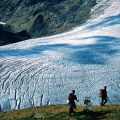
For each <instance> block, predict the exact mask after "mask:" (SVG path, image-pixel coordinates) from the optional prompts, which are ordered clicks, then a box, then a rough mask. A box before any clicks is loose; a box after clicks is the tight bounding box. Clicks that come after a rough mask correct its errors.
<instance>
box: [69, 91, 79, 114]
mask: <svg viewBox="0 0 120 120" xmlns="http://www.w3.org/2000/svg"><path fill="white" fill-rule="evenodd" d="M68 100H69V102H68V105H69V116H71V114H72V113H73V108H74V109H76V104H75V100H76V101H77V102H79V101H78V100H77V97H76V95H75V90H72V93H70V94H69V96H68Z"/></svg>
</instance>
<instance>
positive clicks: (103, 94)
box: [100, 86, 108, 106]
mask: <svg viewBox="0 0 120 120" xmlns="http://www.w3.org/2000/svg"><path fill="white" fill-rule="evenodd" d="M106 89H107V87H106V86H104V89H101V90H100V97H101V106H104V105H105V104H106V103H107V101H108V96H107V90H106Z"/></svg>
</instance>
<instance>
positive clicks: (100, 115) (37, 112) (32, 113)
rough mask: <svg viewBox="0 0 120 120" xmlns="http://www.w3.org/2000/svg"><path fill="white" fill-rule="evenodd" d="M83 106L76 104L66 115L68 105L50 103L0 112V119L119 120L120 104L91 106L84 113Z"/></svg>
mask: <svg viewBox="0 0 120 120" xmlns="http://www.w3.org/2000/svg"><path fill="white" fill-rule="evenodd" d="M84 108H85V106H77V109H76V110H75V113H74V114H73V115H72V116H70V117H69V116H68V109H69V106H67V105H65V104H63V105H50V106H40V107H33V108H27V109H22V110H11V111H7V112H0V120H120V105H106V106H104V107H100V106H93V107H92V109H91V111H90V112H88V113H84V112H83V109H84Z"/></svg>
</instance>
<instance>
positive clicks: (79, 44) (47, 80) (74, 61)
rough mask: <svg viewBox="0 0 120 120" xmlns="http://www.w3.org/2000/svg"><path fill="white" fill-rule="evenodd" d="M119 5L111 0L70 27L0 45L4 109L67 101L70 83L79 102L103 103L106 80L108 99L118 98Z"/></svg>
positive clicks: (0, 97) (0, 100)
mask: <svg viewBox="0 0 120 120" xmlns="http://www.w3.org/2000/svg"><path fill="white" fill-rule="evenodd" d="M106 2H107V1H106ZM101 3H102V2H100V4H101ZM103 3H104V2H103ZM106 4H107V3H106ZM119 8H120V1H119V0H111V5H110V4H109V5H108V8H105V9H104V12H103V13H102V14H101V15H99V16H98V17H96V18H95V19H91V20H89V21H88V22H86V23H85V24H84V25H82V26H80V27H77V28H75V29H73V30H71V31H69V32H66V33H63V34H59V35H55V36H50V37H43V38H37V39H31V40H27V41H23V42H19V43H15V44H11V45H6V46H2V47H0V110H1V111H7V110H11V109H22V108H27V107H34V106H40V105H50V104H66V99H67V95H68V94H69V92H71V91H72V89H75V90H76V95H77V96H78V99H79V100H80V102H79V103H78V104H82V105H83V100H84V98H85V97H86V96H90V97H91V101H92V103H93V104H94V105H99V104H100V98H99V89H100V88H103V86H104V85H106V86H107V90H108V97H109V100H110V101H109V102H108V104H110V103H120V97H119V93H120V83H119V79H120V73H119V71H120V34H119V33H120V9H119Z"/></svg>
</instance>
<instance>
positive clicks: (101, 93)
mask: <svg viewBox="0 0 120 120" xmlns="http://www.w3.org/2000/svg"><path fill="white" fill-rule="evenodd" d="M99 95H100V97H102V96H103V89H100V93H99Z"/></svg>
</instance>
